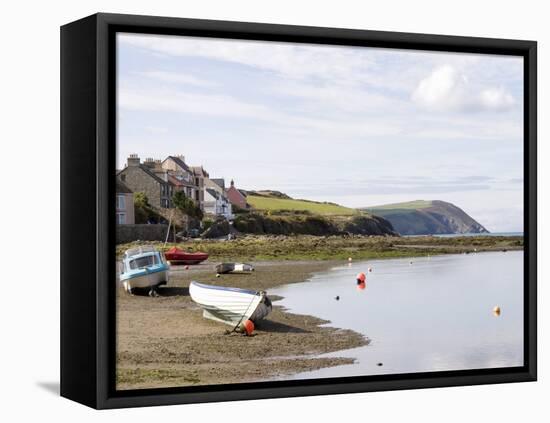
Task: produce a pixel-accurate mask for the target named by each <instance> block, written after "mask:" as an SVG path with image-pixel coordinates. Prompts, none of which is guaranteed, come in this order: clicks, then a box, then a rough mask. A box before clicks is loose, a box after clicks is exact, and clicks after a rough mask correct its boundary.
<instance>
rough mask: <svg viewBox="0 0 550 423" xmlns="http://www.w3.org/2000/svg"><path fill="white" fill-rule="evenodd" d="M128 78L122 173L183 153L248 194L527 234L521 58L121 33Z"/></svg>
mask: <svg viewBox="0 0 550 423" xmlns="http://www.w3.org/2000/svg"><path fill="white" fill-rule="evenodd" d="M117 83H118V87H117V89H118V98H117V101H118V143H117V166H118V167H119V168H120V167H122V166H123V165H124V163H125V162H126V158H127V156H128V155H129V154H131V153H137V154H139V155H140V157H141V158H142V159H144V158H146V157H153V158H160V159H162V158H165V157H166V156H167V155H170V154H183V155H185V157H186V161H187V163H188V164H190V165H203V166H204V167H205V169H206V170H207V171H208V172H209V173H210V175H211V177H225V178H226V179H228V180H229V179H231V178H233V179H234V180H235V182H236V184H237V186H239V187H240V188H244V189H275V190H279V191H283V192H285V193H287V194H289V195H291V196H292V197H295V198H307V199H311V200H319V201H332V202H336V203H339V204H342V205H345V206H349V207H362V206H373V205H378V204H386V203H394V202H399V201H409V200H417V199H424V200H444V201H449V202H452V203H454V204H456V205H457V206H459V207H461V208H462V209H464V210H465V211H466V212H467V213H469V214H470V215H471V216H472V217H474V218H475V219H476V220H478V221H479V222H480V223H481V224H483V225H485V226H486V227H487V228H488V229H489V230H490V231H494V232H504V231H521V230H523V229H522V228H523V179H522V177H523V62H522V59H521V58H519V57H508V56H495V55H475V54H450V53H439V52H437V53H432V52H421V51H405V50H393V49H375V48H357V47H341V46H320V45H311V44H291V43H271V42H254V41H241V40H220V39H207V38H194V37H175V36H152V35H136V34H119V35H118V82H117Z"/></svg>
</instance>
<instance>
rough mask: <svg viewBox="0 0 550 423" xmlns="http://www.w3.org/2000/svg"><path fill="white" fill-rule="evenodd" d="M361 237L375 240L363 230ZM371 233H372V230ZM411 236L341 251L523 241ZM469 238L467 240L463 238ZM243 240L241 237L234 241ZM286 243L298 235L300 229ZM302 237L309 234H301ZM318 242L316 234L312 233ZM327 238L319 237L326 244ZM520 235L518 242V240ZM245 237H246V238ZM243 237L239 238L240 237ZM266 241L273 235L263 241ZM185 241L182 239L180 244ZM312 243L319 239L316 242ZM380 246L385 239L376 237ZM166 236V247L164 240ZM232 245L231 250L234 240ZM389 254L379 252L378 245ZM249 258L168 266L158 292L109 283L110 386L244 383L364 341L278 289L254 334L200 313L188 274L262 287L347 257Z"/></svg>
mask: <svg viewBox="0 0 550 423" xmlns="http://www.w3.org/2000/svg"><path fill="white" fill-rule="evenodd" d="M364 238H365V237H363V238H362V239H360V241H361V242H365V241H366V242H368V243H372V242H373V241H374V242H378V241H379V240H378V239H374V240H373V239H372V238H373V237H368V238H366V239H364ZM374 238H376V237H374ZM426 239H427V240H428V241H429V242H428V243H419V242H418V241H419V240H418V238H409V240H411V241H412V242H408V243H404V245H400V244H397V248H399V254H397V255H395V254H391V252H392V249H393V248H396V245H395V242H396V241H402V240H403V238H397V239H393V240H392V243H391V244H390V245H389V248H390V249H389V250H384V249H378V250H377V251H366V253H367V254H366V255H368V258H366V257H365V252H364V253H363V254H357V252H354V253H353V254H352V253H351V251H346V255H350V256H352V257H353V260H354V261H355V262H360V261H366V260H369V259H391V258H405V257H419V256H427V255H445V254H466V253H471V252H472V253H473V252H478V253H480V252H490V251H512V250H519V249H523V238H522V237H521V239H519V238H518V237H505V239H503V240H502V239H498V238H497V237H492V239H493V240H495V239H496V241H497V242H492V243H480V242H478V241H477V240H479V238H477V237H473V238H472V237H463V238H462V237H461V238H456V239H454V243H452V244H451V245H450V243H449V242H448V241H449V239H448V238H439V239H440V240H441V241H440V242H438V243H435V244H433V243H431V242H430V241H433V240H432V239H429V238H426ZM466 240H468V241H474V242H467V243H466V242H465V241H466ZM242 241H243V240H241V242H242ZM291 241H292V243H293V244H294V243H296V242H303V241H304V240H303V239H302V237H299V238H298V239H292V240H291ZM306 241H310V240H309V239H306ZM317 241H318V242H320V245H323V239H321V240H317ZM333 241H334V240H330V239H329V240H326V239H325V243H324V244H325V245H326V244H328V245H330V244H331V242H333ZM519 241H521V243H520V242H519ZM215 242H218V243H223V244H224V248H227V247H228V246H231V245H234V242H235V241H230V242H228V241H226V242H223V241H211V243H215ZM247 242H250V240H247ZM245 244H246V242H245ZM270 244H271V245H273V242H272V241H271V242H270ZM187 245H188V244H187ZM318 245H319V244H318ZM384 245H385V247H388V245H386V244H384ZM169 246H170V244H169V245H167V247H166V248H169ZM237 250H239V249H238V248H237ZM388 251H389V252H390V254H384V252H388ZM255 257H256V260H254V259H252V260H250V259H248V258H247V259H245V260H243V258H242V256H241V258H240V259H238V258H237V260H238V261H250V262H252V264H253V265H254V266H255V268H256V271H255V272H253V273H251V274H247V275H231V274H224V275H220V277H216V271H215V265H216V264H217V263H219V261H222V258H220V257H219V256H214V258H213V259H212V258H210V259H209V260H207V261H206V262H203V263H201V264H199V265H194V266H189V268H188V269H185V266H172V267H171V271H170V282H169V283H168V285H166V286H164V287H161V288H160V289H159V294H160V297H158V298H149V297H147V296H141V295H134V296H131V295H128V294H127V293H125V292H124V291H123V290H122V289H118V290H117V389H120V390H125V389H141V388H160V387H178V386H200V385H211V384H229V383H244V382H253V381H265V380H269V379H275V378H276V379H284V377H285V376H288V375H293V374H296V373H301V372H305V371H311V370H317V369H321V368H327V367H333V366H338V365H343V364H352V363H353V362H354V361H355V359H353V358H344V357H331V358H326V357H319V355H321V354H325V353H329V352H337V351H342V350H349V349H352V348H356V347H360V346H364V345H367V344H368V343H369V340H368V338H367V337H365V336H364V335H363V334H360V333H358V332H354V331H352V330H348V329H341V328H336V327H331V326H321V325H325V324H327V323H330V322H327V321H325V320H322V319H320V318H318V317H315V316H306V315H298V314H293V313H290V312H288V311H287V310H286V309H284V307H282V306H281V305H278V304H277V302H278V300H280V299H282V298H281V297H276V296H270V298H271V299H272V301H273V311H272V313H271V314H270V315H269V316H268V317H267V319H266V320H264V321H262V322H260V323H259V324H258V325H257V327H256V330H255V332H254V336H252V337H246V336H243V335H239V334H235V333H233V334H230V335H228V334H226V330H227V329H228V326H226V325H223V324H220V323H216V322H213V321H211V320H208V319H204V318H203V317H202V310H201V309H200V308H199V307H198V306H197V305H196V304H195V303H194V302H193V301H192V300H191V298H190V297H189V291H188V286H189V283H190V282H191V280H199V281H200V282H204V283H207V284H213V285H221V286H234V287H239V288H248V289H254V290H258V291H259V290H265V291H268V295H269V290H270V289H272V288H275V287H279V286H282V285H287V284H292V283H299V282H304V281H306V280H307V279H309V278H310V277H311V275H312V274H314V273H316V272H321V271H325V270H328V269H330V268H331V267H333V266H336V265H342V264H343V263H347V259H346V260H345V261H344V260H342V259H340V260H326V259H325V260H323V259H319V258H308V259H299V260H289V259H287V258H278V259H275V258H269V259H267V260H265V259H264V260H262V259H261V258H260V256H259V255H256V256H255Z"/></svg>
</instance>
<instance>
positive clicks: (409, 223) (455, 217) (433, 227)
mask: <svg viewBox="0 0 550 423" xmlns="http://www.w3.org/2000/svg"><path fill="white" fill-rule="evenodd" d="M361 210H362V211H366V212H368V213H372V214H373V215H377V216H381V217H383V218H385V219H387V220H388V221H389V222H390V223H391V224H392V226H393V227H394V228H395V230H396V231H397V232H399V233H400V234H401V235H433V234H461V233H486V232H489V231H487V229H485V228H484V227H483V226H482V225H481V224H480V223H478V222H477V221H475V220H474V219H473V218H472V217H470V216H468V214H466V213H465V212H464V211H463V210H462V209H460V208H458V207H457V206H455V205H454V204H451V203H446V202H444V201H438V200H434V201H425V200H416V201H409V202H405V203H395V204H385V205H382V206H374V207H366V208H362V209H361Z"/></svg>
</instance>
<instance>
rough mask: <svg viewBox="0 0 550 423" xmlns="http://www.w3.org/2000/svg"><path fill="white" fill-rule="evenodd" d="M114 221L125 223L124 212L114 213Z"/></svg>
mask: <svg viewBox="0 0 550 423" xmlns="http://www.w3.org/2000/svg"><path fill="white" fill-rule="evenodd" d="M116 223H117V224H119V225H125V224H126V213H117V214H116Z"/></svg>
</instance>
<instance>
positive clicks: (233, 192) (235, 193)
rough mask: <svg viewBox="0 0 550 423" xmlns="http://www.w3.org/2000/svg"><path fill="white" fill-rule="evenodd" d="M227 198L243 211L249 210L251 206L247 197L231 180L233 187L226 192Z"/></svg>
mask: <svg viewBox="0 0 550 423" xmlns="http://www.w3.org/2000/svg"><path fill="white" fill-rule="evenodd" d="M225 193H226V196H227V198H228V199H229V201H230V202H231V204H233V205H234V206H237V207H240V208H241V209H247V208H249V207H250V206H249V205H248V203H247V202H246V195H245V194H244V193H243V192H242V191H241V190H238V189H237V188H236V187H235V181H233V179H232V180H231V185H230V186H229V188H227V189H226V190H225Z"/></svg>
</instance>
